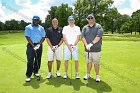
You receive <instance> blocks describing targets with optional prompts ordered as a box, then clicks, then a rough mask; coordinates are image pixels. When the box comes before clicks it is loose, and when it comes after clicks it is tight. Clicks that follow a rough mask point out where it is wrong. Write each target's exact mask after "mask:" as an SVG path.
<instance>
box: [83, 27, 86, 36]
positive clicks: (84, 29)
mask: <svg viewBox="0 0 140 93" xmlns="http://www.w3.org/2000/svg"><path fill="white" fill-rule="evenodd" d="M85 31H86V28H85V27H83V29H82V38H85Z"/></svg>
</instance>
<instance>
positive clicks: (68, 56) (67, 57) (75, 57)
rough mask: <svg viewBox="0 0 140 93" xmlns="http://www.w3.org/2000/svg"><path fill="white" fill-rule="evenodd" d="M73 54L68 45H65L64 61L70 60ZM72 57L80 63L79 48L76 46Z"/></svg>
mask: <svg viewBox="0 0 140 93" xmlns="http://www.w3.org/2000/svg"><path fill="white" fill-rule="evenodd" d="M70 56H71V52H70V50H69V49H68V47H67V46H66V45H64V60H69V59H70ZM72 57H73V59H74V60H75V61H78V46H76V47H75V48H74V49H73V51H72Z"/></svg>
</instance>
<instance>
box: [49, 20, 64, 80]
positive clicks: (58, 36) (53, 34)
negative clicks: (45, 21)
mask: <svg viewBox="0 0 140 93" xmlns="http://www.w3.org/2000/svg"><path fill="white" fill-rule="evenodd" d="M62 38H63V36H62V28H61V27H58V20H57V19H56V18H54V19H53V20H52V27H49V28H48V29H47V31H46V40H47V43H48V45H49V46H48V70H49V73H48V75H47V77H46V78H47V79H49V78H51V76H52V73H51V69H52V62H53V60H54V58H56V62H57V71H56V75H57V76H58V77H60V71H59V69H60V63H61V59H62V45H61V44H62V43H63V40H62Z"/></svg>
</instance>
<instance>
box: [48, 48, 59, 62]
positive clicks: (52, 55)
mask: <svg viewBox="0 0 140 93" xmlns="http://www.w3.org/2000/svg"><path fill="white" fill-rule="evenodd" d="M55 59H56V60H59V61H61V60H62V46H59V47H58V48H57V49H56V51H55V53H54V52H53V51H52V49H51V48H50V46H48V61H53V60H55Z"/></svg>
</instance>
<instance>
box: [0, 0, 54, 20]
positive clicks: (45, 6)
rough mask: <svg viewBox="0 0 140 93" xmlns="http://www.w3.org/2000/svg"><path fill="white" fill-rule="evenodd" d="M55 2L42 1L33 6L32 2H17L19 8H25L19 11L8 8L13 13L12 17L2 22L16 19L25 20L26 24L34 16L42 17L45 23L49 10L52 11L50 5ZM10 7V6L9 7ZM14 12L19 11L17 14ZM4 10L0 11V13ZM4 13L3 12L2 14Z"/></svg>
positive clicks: (7, 17) (28, 0) (5, 17)
mask: <svg viewBox="0 0 140 93" xmlns="http://www.w3.org/2000/svg"><path fill="white" fill-rule="evenodd" d="M51 2H53V0H51V1H50V0H40V1H39V2H37V3H35V4H32V3H31V1H30V0H16V4H17V5H18V6H22V7H23V8H22V9H20V10H18V9H16V8H15V7H12V6H11V7H10V8H7V9H8V10H10V11H11V12H12V13H11V14H10V15H5V16H4V17H3V20H2V21H5V20H10V19H15V20H25V21H26V22H31V21H32V17H33V16H34V15H38V16H40V18H41V20H42V21H43V22H45V17H46V16H47V14H48V10H49V9H50V7H51V6H50V5H49V3H51ZM7 7H8V6H7ZM14 10H17V11H16V12H15V11H14ZM1 11H3V9H0V12H1ZM1 13H2V12H1Z"/></svg>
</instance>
